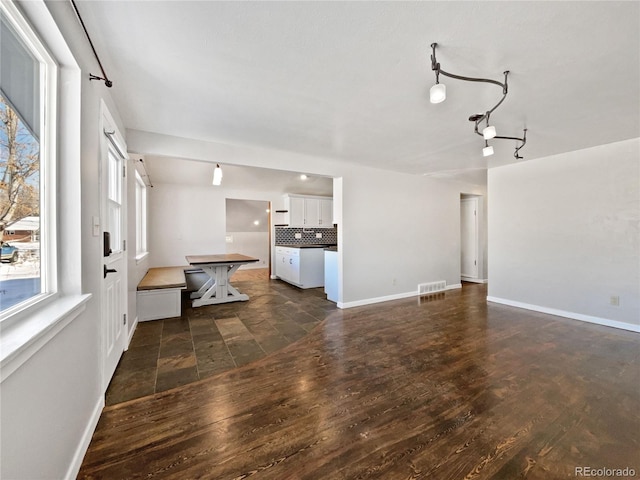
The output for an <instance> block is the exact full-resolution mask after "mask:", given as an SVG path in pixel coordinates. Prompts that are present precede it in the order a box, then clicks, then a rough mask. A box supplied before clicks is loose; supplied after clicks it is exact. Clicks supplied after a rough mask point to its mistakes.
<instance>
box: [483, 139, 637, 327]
mask: <svg viewBox="0 0 640 480" xmlns="http://www.w3.org/2000/svg"><path fill="white" fill-rule="evenodd" d="M488 183H489V187H488V188H489V262H490V264H489V266H490V276H489V296H490V297H491V299H493V300H496V301H503V302H511V303H517V304H521V306H526V307H529V308H537V309H551V310H554V311H556V312H555V313H558V314H565V315H566V316H570V317H574V318H580V319H583V320H587V321H595V322H600V323H605V324H614V325H616V326H621V327H623V328H631V329H634V328H635V329H636V330H637V329H638V326H639V325H640V233H639V231H640V139H634V140H628V141H624V142H618V143H613V144H609V145H601V146H598V147H594V148H589V149H586V150H580V151H575V152H569V153H566V154H561V155H555V156H552V157H547V158H542V159H537V160H531V161H526V162H523V163H519V164H515V165H510V166H505V167H500V168H495V169H491V170H490V171H489V180H488ZM611 296H619V297H620V306H612V305H610V304H609V302H610V297H611ZM616 322H617V323H616ZM634 326H635V327H634Z"/></svg>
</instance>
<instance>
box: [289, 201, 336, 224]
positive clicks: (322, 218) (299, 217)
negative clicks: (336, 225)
mask: <svg viewBox="0 0 640 480" xmlns="http://www.w3.org/2000/svg"><path fill="white" fill-rule="evenodd" d="M284 208H285V210H286V211H287V213H285V223H286V224H287V225H288V226H290V227H308V228H331V227H333V199H332V198H331V197H311V196H305V195H293V194H289V195H285V196H284Z"/></svg>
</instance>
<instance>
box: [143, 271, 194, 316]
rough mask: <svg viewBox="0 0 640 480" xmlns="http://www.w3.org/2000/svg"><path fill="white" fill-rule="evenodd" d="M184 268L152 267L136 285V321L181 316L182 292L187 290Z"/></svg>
mask: <svg viewBox="0 0 640 480" xmlns="http://www.w3.org/2000/svg"><path fill="white" fill-rule="evenodd" d="M190 268H192V267H190V266H185V267H154V268H150V269H149V270H147V273H146V275H145V276H144V277H143V278H142V280H141V281H140V283H139V284H138V292H137V298H138V301H137V304H138V321H140V322H145V321H147V320H160V319H163V318H174V317H179V316H180V315H182V290H185V289H186V288H187V279H186V277H185V270H189V269H190Z"/></svg>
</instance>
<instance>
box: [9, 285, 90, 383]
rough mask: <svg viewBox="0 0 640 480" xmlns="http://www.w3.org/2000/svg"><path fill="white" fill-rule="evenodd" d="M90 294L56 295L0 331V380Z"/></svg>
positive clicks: (69, 318) (43, 342)
mask: <svg viewBox="0 0 640 480" xmlns="http://www.w3.org/2000/svg"><path fill="white" fill-rule="evenodd" d="M90 298H91V295H90V294H85V295H68V296H64V297H60V298H58V299H56V300H54V301H52V302H51V303H49V304H48V305H46V306H44V307H42V308H39V309H37V310H36V311H34V312H33V313H32V314H31V315H29V316H27V317H26V318H24V319H22V320H21V321H19V322H16V323H14V324H12V325H8V326H6V327H2V331H1V333H0V383H1V382H4V381H5V380H6V379H7V378H8V377H9V376H10V375H11V374H12V373H13V372H15V371H16V370H17V369H18V368H20V366H21V365H22V364H24V363H25V362H26V361H27V360H29V358H31V357H32V356H33V355H34V354H36V353H37V352H38V350H40V349H41V348H42V347H43V346H44V345H46V344H47V343H48V342H49V341H50V340H51V339H52V338H54V337H55V336H56V335H57V334H58V332H60V331H61V330H62V329H63V328H64V327H66V326H67V325H68V324H69V323H71V321H72V320H73V319H74V318H76V317H77V316H78V315H80V313H82V312H83V311H84V309H85V308H86V304H87V302H88V301H89V299H90Z"/></svg>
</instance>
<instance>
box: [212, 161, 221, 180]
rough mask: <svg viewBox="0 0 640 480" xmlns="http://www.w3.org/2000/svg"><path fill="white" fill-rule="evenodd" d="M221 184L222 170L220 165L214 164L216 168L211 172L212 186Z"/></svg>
mask: <svg viewBox="0 0 640 480" xmlns="http://www.w3.org/2000/svg"><path fill="white" fill-rule="evenodd" d="M221 183H222V169H221V168H220V164H219V163H216V168H215V170H214V171H213V185H220V184H221Z"/></svg>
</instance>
